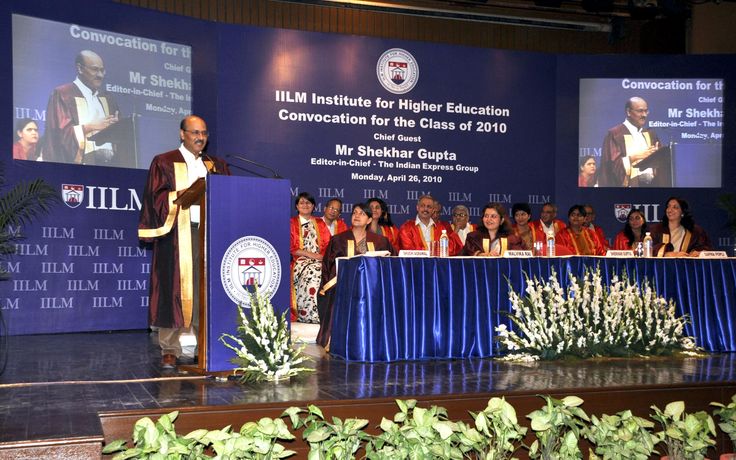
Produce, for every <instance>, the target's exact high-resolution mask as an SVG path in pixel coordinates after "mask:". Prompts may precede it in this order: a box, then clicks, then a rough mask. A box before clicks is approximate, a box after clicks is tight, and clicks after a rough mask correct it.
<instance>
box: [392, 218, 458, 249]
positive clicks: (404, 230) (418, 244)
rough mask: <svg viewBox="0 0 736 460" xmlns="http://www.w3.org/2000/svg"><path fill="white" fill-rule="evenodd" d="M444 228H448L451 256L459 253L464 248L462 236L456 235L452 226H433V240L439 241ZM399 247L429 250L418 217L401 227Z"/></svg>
mask: <svg viewBox="0 0 736 460" xmlns="http://www.w3.org/2000/svg"><path fill="white" fill-rule="evenodd" d="M442 230H447V236H448V237H449V239H450V247H449V252H450V255H451V256H454V255H457V254H458V253H459V252H460V251H461V250H462V248H463V247H462V244H461V243H460V238H459V237H458V236H457V235H455V232H453V231H452V227H451V226H449V225H448V226H447V227H445V226H442V227H440V226H439V225H433V226H432V241H439V240H440V236H441V235H442ZM399 247H400V249H414V250H420V251H424V250H429V249H430V248H428V247H427V243H426V242H425V241H424V235H422V230H421V229H420V228H419V225H417V224H416V219H412V220H407V221H406V222H404V223H403V224H402V225H401V227H400V228H399Z"/></svg>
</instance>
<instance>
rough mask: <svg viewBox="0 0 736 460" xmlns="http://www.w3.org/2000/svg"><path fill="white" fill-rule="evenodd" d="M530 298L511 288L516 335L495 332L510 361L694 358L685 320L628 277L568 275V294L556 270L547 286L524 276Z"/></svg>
mask: <svg viewBox="0 0 736 460" xmlns="http://www.w3.org/2000/svg"><path fill="white" fill-rule="evenodd" d="M526 282H527V287H526V291H525V293H526V295H525V296H524V297H522V296H521V295H520V294H517V293H516V292H514V290H513V287H511V286H509V290H510V294H509V300H510V302H511V309H512V311H511V312H510V314H509V318H510V319H511V321H512V322H513V324H514V329H515V330H516V331H511V330H509V329H507V327H506V325H505V324H502V325H499V326H497V327H496V332H497V333H498V340H499V342H500V343H501V347H502V349H504V350H505V351H507V352H508V355H507V356H506V358H505V359H508V360H537V359H542V360H551V359H560V358H564V357H575V358H589V357H595V356H634V355H648V356H651V355H666V354H671V353H673V352H675V351H681V352H687V353H696V352H697V351H698V349H697V347H696V346H695V342H694V340H693V339H692V338H691V337H685V336H683V330H684V327H685V324H686V322H687V321H686V318H685V317H677V316H676V307H675V303H674V301H669V302H668V301H667V300H666V299H665V298H663V297H661V296H658V295H657V293H656V292H655V291H654V289H653V288H652V287H651V285H650V283H649V281H648V280H644V282H643V283H642V284H641V286H639V284H637V282H636V281H635V280H632V279H630V278H629V277H628V275H627V274H626V272H622V274H621V276H620V277H619V276H617V275H614V277H613V278H612V279H611V281H610V283H609V284H606V283H605V282H604V280H603V279H602V276H601V272H600V267H597V268H595V269H592V268H586V271H585V274H584V275H583V277H582V278H581V279H578V278H576V277H575V276H574V275H572V274H569V283H568V287H567V290H565V289H563V288H562V286H561V285H560V281H559V279H558V276H557V273H556V272H555V271H554V270H552V273H551V275H550V276H549V279H548V281H546V282H544V281H541V280H539V279H537V278H534V279H530V278H529V277H528V276H527V277H526Z"/></svg>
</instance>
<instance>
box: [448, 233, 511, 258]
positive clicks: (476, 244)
mask: <svg viewBox="0 0 736 460" xmlns="http://www.w3.org/2000/svg"><path fill="white" fill-rule="evenodd" d="M498 239H499V240H500V241H501V248H500V250H501V251H500V253H499V256H502V255H503V254H504V253H505V252H506V251H508V250H509V249H511V250H518V249H524V248H523V246H522V244H521V238H519V236H518V235H515V234H513V233H511V234H509V235H507V236H502V237H500V238H498ZM490 249H491V240H490V238H488V233H487V232H484V231H482V230H476V231H474V232H470V233H468V236H467V237H466V238H465V247H464V248H463V251H462V255H464V256H474V255H476V254H477V253H479V252H489V251H490Z"/></svg>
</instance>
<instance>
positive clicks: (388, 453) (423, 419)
mask: <svg viewBox="0 0 736 460" xmlns="http://www.w3.org/2000/svg"><path fill="white" fill-rule="evenodd" d="M396 403H397V404H398V406H399V412H397V413H396V414H395V415H394V419H393V420H388V419H386V418H384V419H383V420H381V425H380V427H381V430H382V431H383V433H381V434H380V435H378V436H375V437H373V438H371V439H370V442H369V443H368V444H367V445H366V458H368V459H370V460H379V459H380V460H400V459H420V458H442V459H458V460H460V459H463V458H465V457H464V453H465V452H466V451H467V450H468V448H467V446H465V447H463V446H462V445H461V442H460V436H459V433H460V428H459V424H458V423H456V422H453V421H450V420H449V419H448V418H447V411H446V409H445V408H443V407H438V406H432V407H430V408H429V409H425V408H422V407H417V405H416V404H417V401H416V400H414V399H411V400H407V401H401V400H397V401H396Z"/></svg>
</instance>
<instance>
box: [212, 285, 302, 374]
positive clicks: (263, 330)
mask: <svg viewBox="0 0 736 460" xmlns="http://www.w3.org/2000/svg"><path fill="white" fill-rule="evenodd" d="M249 295H250V313H248V312H246V311H245V309H244V308H243V307H242V306H241V305H238V329H237V335H233V334H227V333H223V334H222V335H220V342H222V344H223V345H225V346H226V347H227V348H229V349H231V350H232V351H234V352H235V355H236V357H235V358H233V359H232V362H233V363H234V364H235V365H236V366H237V367H236V368H235V369H234V370H233V372H235V373H239V374H240V381H241V382H249V381H250V382H260V381H264V380H265V381H271V382H278V381H279V380H286V379H289V378H291V377H294V376H297V375H299V374H302V373H309V372H314V369H312V368H309V367H305V366H304V363H305V362H308V361H311V359H310V358H309V357H308V356H306V355H304V354H303V353H302V352H303V351H304V348H305V347H306V345H301V346H298V347H294V346H292V343H291V332H290V330H289V325H288V324H287V322H286V313H287V312H284V313H283V314H282V315H281V317H277V316H276V313H274V309H273V306H272V305H271V300H270V297H271V296H270V295H269V293H267V292H265V293H262V292H260V291H259V290H258V286H255V287H254V291H253V292H249Z"/></svg>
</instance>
